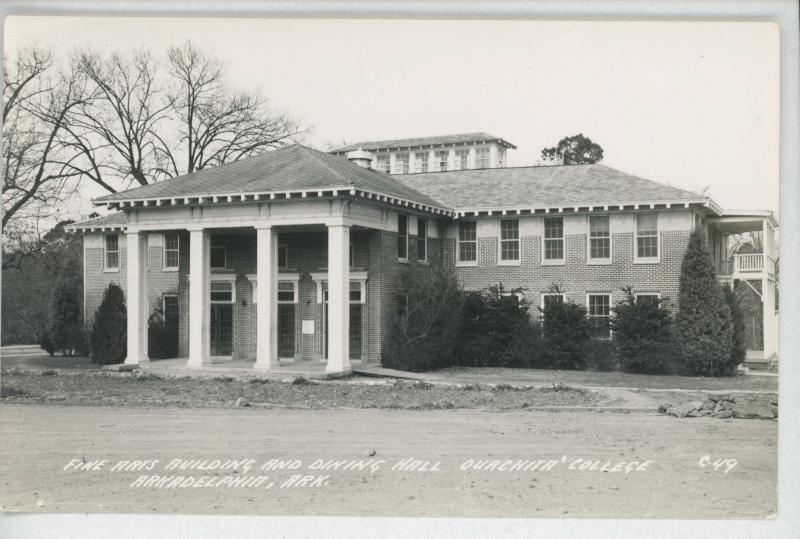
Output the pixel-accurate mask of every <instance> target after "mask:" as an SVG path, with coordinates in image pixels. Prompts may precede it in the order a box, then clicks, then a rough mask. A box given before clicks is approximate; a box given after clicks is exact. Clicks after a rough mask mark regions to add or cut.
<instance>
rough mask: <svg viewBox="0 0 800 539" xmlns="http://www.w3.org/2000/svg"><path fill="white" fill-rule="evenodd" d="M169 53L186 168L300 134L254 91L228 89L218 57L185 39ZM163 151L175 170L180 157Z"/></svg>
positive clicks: (214, 162) (278, 144) (221, 160)
mask: <svg viewBox="0 0 800 539" xmlns="http://www.w3.org/2000/svg"><path fill="white" fill-rule="evenodd" d="M168 56H169V63H170V74H171V75H172V77H173V81H174V83H175V86H174V92H175V100H174V101H173V104H174V109H175V112H176V114H177V115H178V116H179V118H180V127H179V144H178V148H180V150H181V151H184V152H185V154H184V155H185V166H186V172H194V171H195V170H202V169H204V168H206V167H208V166H216V165H220V164H223V163H227V162H229V161H235V160H237V159H241V158H243V157H248V156H251V155H256V154H259V153H262V152H264V151H266V150H268V149H270V148H277V147H281V146H285V145H287V144H289V143H290V142H291V141H292V139H293V137H296V136H297V135H300V134H301V133H303V132H304V130H303V129H302V128H301V127H300V123H299V122H298V121H297V120H295V119H293V118H292V117H291V116H289V115H288V114H286V113H278V112H275V111H273V110H271V109H270V108H269V106H268V103H267V101H266V100H265V99H263V98H262V97H261V96H260V95H259V94H258V93H250V92H244V91H232V90H230V89H228V88H227V87H226V85H225V83H224V68H223V65H222V64H221V63H220V62H219V60H217V59H215V58H213V57H210V56H208V55H206V54H205V53H204V52H202V51H200V50H198V49H196V48H195V47H194V46H193V45H192V44H191V43H190V42H186V43H184V44H183V45H182V46H180V47H172V48H170V49H169V51H168ZM166 150H167V151H168V153H169V160H168V161H169V163H170V164H171V166H172V169H173V171H174V174H178V170H179V167H178V163H179V162H181V161H182V160H181V159H180V157H179V155H178V153H177V152H176V151H174V150H173V149H171V148H168V147H167V148H166Z"/></svg>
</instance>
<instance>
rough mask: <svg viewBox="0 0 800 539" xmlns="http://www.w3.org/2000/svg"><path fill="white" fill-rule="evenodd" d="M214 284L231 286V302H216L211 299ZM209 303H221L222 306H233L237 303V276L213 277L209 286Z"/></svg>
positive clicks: (223, 275)
mask: <svg viewBox="0 0 800 539" xmlns="http://www.w3.org/2000/svg"><path fill="white" fill-rule="evenodd" d="M213 283H228V284H230V285H231V300H230V301H216V300H212V299H211V292H212V290H211V284H213ZM208 303H209V304H211V303H219V304H222V305H233V304H235V303H236V275H235V274H231V275H227V274H222V275H212V276H211V281H210V282H209V285H208Z"/></svg>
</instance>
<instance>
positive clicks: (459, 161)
mask: <svg viewBox="0 0 800 539" xmlns="http://www.w3.org/2000/svg"><path fill="white" fill-rule="evenodd" d="M468 161H469V150H456V162H455V165H456V166H455V167H454V168H455V169H456V170H467V168H468V167H467V164H468Z"/></svg>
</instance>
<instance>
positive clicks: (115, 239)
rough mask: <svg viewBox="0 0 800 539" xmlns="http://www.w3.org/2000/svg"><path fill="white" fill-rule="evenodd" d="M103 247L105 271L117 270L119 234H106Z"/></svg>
mask: <svg viewBox="0 0 800 539" xmlns="http://www.w3.org/2000/svg"><path fill="white" fill-rule="evenodd" d="M104 247H105V249H104V250H105V253H104V256H103V259H104V262H105V269H106V271H117V270H118V269H119V234H106V235H105V245H104Z"/></svg>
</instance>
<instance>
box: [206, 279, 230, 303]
mask: <svg viewBox="0 0 800 539" xmlns="http://www.w3.org/2000/svg"><path fill="white" fill-rule="evenodd" d="M209 289H210V292H211V299H210V301H211V303H233V283H228V282H219V281H217V282H214V281H212V282H211V284H210V286H209Z"/></svg>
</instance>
